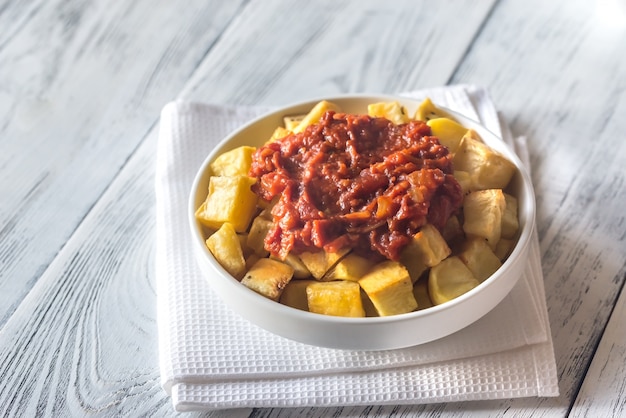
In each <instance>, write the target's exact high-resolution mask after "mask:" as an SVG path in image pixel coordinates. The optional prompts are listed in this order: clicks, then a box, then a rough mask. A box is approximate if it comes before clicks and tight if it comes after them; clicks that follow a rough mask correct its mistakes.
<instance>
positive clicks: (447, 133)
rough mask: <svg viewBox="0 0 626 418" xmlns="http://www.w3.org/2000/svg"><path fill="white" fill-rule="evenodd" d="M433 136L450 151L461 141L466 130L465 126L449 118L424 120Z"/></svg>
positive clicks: (453, 150) (454, 150)
mask: <svg viewBox="0 0 626 418" xmlns="http://www.w3.org/2000/svg"><path fill="white" fill-rule="evenodd" d="M426 124H427V125H428V126H430V130H431V132H432V134H433V135H434V136H436V137H437V138H439V142H440V143H441V144H442V145H444V146H445V147H447V148H448V149H449V150H450V152H456V150H457V148H458V147H459V143H460V142H461V138H463V136H464V135H465V133H466V132H467V128H466V127H464V126H463V125H461V124H459V123H458V122H456V121H454V120H452V119H449V118H436V119H431V120H429V121H428V122H426Z"/></svg>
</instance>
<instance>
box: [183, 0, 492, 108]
mask: <svg viewBox="0 0 626 418" xmlns="http://www.w3.org/2000/svg"><path fill="white" fill-rule="evenodd" d="M492 4H493V1H484V2H472V1H469V0H464V1H439V2H427V1H413V0H390V1H384V2H381V1H379V0H365V1H351V2H345V1H344V2H337V1H333V0H324V1H315V2H299V3H297V6H295V5H293V3H292V2H289V1H284V0H282V1H253V2H251V3H250V4H248V6H247V7H246V9H245V10H244V11H243V12H242V14H241V15H240V16H239V17H238V18H237V19H236V20H234V21H233V24H232V25H231V26H230V27H229V28H228V29H227V31H226V32H225V33H224V36H223V37H222V38H221V39H220V42H218V43H217V44H216V45H215V48H214V49H212V50H211V53H210V54H208V55H207V57H206V59H205V60H204V61H203V63H202V65H201V67H200V68H199V70H198V71H197V72H196V73H195V74H194V77H193V78H192V80H191V81H190V82H189V83H188V85H187V86H186V88H185V89H184V91H183V93H182V95H181V97H183V98H185V99H191V100H200V101H205V102H207V101H208V102H212V103H220V104H223V103H228V104H245V105H273V106H275V105H281V104H285V103H290V102H294V101H301V100H305V99H310V98H313V97H321V96H330V95H334V94H339V93H350V92H371V93H375V92H380V93H389V94H391V93H396V92H401V91H407V90H413V89H416V88H419V87H426V86H428V87H430V86H435V85H442V84H445V83H446V82H447V81H448V79H449V77H450V76H451V74H452V72H453V71H454V69H455V68H456V66H457V63H458V61H459V59H461V58H462V57H463V55H464V54H465V53H466V51H467V48H468V47H469V45H470V44H471V42H472V40H473V38H474V36H475V34H476V33H477V31H478V30H479V28H480V26H481V25H482V23H483V21H484V19H485V17H486V16H487V14H488V13H489V11H490V9H491V7H492ZM459 10H462V11H463V12H462V13H459Z"/></svg>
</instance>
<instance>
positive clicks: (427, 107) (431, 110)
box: [414, 97, 454, 122]
mask: <svg viewBox="0 0 626 418" xmlns="http://www.w3.org/2000/svg"><path fill="white" fill-rule="evenodd" d="M414 118H415V119H416V120H421V121H424V122H427V121H429V120H431V119H436V118H449V119H454V117H452V115H451V114H450V113H449V112H446V111H445V110H443V109H442V108H440V107H437V106H435V104H434V103H433V102H432V100H430V98H428V97H427V98H426V99H424V100H423V101H422V103H420V105H419V106H418V107H417V111H416V112H415V117H414Z"/></svg>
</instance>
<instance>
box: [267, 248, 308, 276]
mask: <svg viewBox="0 0 626 418" xmlns="http://www.w3.org/2000/svg"><path fill="white" fill-rule="evenodd" d="M270 258H274V256H272V255H271V256H270ZM281 261H282V262H283V263H285V264H288V265H290V266H291V268H292V269H293V277H294V279H306V278H309V277H311V272H310V271H309V269H307V268H306V266H305V265H304V263H303V262H302V260H300V257H298V256H297V255H295V254H291V253H289V254H287V257H285V259H284V260H281Z"/></svg>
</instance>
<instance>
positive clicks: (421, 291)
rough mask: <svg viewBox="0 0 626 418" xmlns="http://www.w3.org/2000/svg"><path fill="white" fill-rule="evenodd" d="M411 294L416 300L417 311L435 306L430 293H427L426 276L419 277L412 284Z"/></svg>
mask: <svg viewBox="0 0 626 418" xmlns="http://www.w3.org/2000/svg"><path fill="white" fill-rule="evenodd" d="M413 296H415V300H416V301H417V310H418V311H419V310H422V309H426V308H430V307H431V306H435V305H434V304H433V301H432V300H430V295H429V294H428V278H426V277H424V278H420V279H419V280H418V281H417V282H416V283H415V284H414V285H413Z"/></svg>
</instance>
